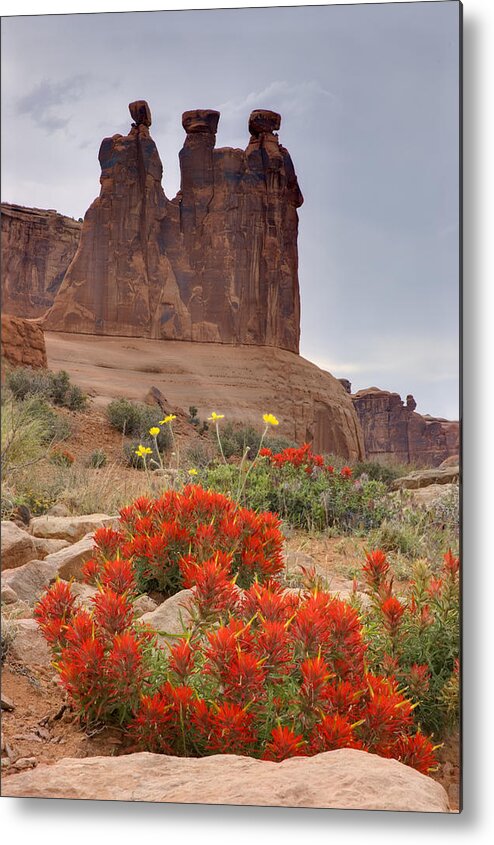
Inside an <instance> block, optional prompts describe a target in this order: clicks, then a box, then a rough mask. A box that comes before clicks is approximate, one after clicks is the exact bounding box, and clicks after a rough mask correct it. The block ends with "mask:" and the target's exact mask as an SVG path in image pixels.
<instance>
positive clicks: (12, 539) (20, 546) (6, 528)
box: [1, 520, 36, 572]
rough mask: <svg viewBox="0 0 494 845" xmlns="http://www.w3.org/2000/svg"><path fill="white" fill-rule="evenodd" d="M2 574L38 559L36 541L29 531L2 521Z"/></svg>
mask: <svg viewBox="0 0 494 845" xmlns="http://www.w3.org/2000/svg"><path fill="white" fill-rule="evenodd" d="M1 556H2V572H3V571H4V570H5V569H14V568H15V567H17V566H23V564H25V563H27V562H28V561H29V560H34V558H35V557H36V546H35V544H34V540H33V538H32V537H31V535H30V534H28V533H27V531H24V530H23V529H22V528H19V526H18V525H15V524H14V523H13V522H10V521H8V520H5V521H2V525H1Z"/></svg>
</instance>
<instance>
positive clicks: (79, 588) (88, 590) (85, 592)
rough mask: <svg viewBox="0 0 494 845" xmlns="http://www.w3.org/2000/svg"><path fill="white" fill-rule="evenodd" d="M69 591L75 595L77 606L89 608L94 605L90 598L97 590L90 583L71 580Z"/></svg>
mask: <svg viewBox="0 0 494 845" xmlns="http://www.w3.org/2000/svg"><path fill="white" fill-rule="evenodd" d="M71 592H72V595H73V596H76V599H77V601H76V605H78V606H79V607H84V608H85V609H86V610H91V609H92V608H93V607H94V605H93V603H92V601H91V599H92V598H93V596H95V595H96V593H97V592H98V588H97V587H93V586H91V584H84V583H81V582H80V581H73V582H72V584H71Z"/></svg>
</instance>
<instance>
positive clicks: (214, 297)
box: [44, 101, 303, 352]
mask: <svg viewBox="0 0 494 845" xmlns="http://www.w3.org/2000/svg"><path fill="white" fill-rule="evenodd" d="M129 108H130V111H131V115H132V118H133V120H134V122H133V124H132V127H131V130H130V132H129V134H128V135H126V136H122V135H114V136H113V137H111V138H105V139H104V140H103V142H102V144H101V148H100V152H99V161H100V164H101V179H100V182H101V192H100V196H99V197H98V199H96V200H95V201H94V202H93V204H92V205H91V207H90V208H89V210H88V211H87V213H86V216H85V220H84V225H83V229H82V235H81V240H80V244H79V248H78V250H77V253H76V255H75V257H74V259H73V261H72V263H71V264H70V267H69V268H68V270H67V272H66V274H65V278H64V281H63V284H62V286H61V288H60V290H59V291H58V293H57V295H56V298H55V301H54V304H53V306H52V308H51V309H50V311H49V312H48V314H47V316H46V318H45V320H44V326H45V328H48V329H54V330H57V331H74V332H84V333H90V334H103V335H126V336H141V337H149V338H160V339H180V340H195V341H212V342H220V343H229V344H232V343H233V344H237V343H239V344H253V345H261V346H263V345H268V346H276V347H280V348H283V349H289V350H292V351H294V352H298V343H299V322H300V302H299V286H298V275H297V266H298V259H297V230H298V216H297V208H298V207H299V206H300V205H301V204H302V201H303V199H302V195H301V193H300V190H299V187H298V183H297V178H296V175H295V170H294V167H293V164H292V161H291V158H290V156H289V154H288V152H287V151H286V150H285V148H284V147H282V146H281V145H280V144H279V142H278V136H277V135H276V133H275V130H276V129H278V128H279V126H280V120H281V118H280V116H279V115H277V114H276V113H274V112H268V111H255V112H253V113H252V114H251V117H250V121H249V130H250V133H251V137H250V141H249V144H248V146H247V149H246V150H245V151H243V150H238V149H237V150H236V149H230V148H221V149H216V148H215V136H216V129H217V125H218V120H219V113H218V112H215V111H212V110H195V111H189V112H185V113H184V115H183V121H182V122H183V127H184V129H185V132H186V139H185V143H184V146H183V149H182V151H181V152H180V169H181V190H180V192H179V194H178V195H177V197H176V198H175V199H174V200H173V201H170V200H168V199H167V197H166V196H165V194H164V191H163V188H162V186H161V178H162V164H161V160H160V158H159V154H158V151H157V149H156V145H155V143H154V141H153V140H152V138H151V136H150V133H149V126H150V125H151V115H150V111H149V107H148V106H147V103H145V101H138V102H136V103H131V104H130V106H129Z"/></svg>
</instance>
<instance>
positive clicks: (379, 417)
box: [340, 379, 460, 467]
mask: <svg viewBox="0 0 494 845" xmlns="http://www.w3.org/2000/svg"><path fill="white" fill-rule="evenodd" d="M340 381H341V379H340ZM352 400H353V404H354V407H355V410H356V411H357V416H358V418H359V420H360V425H361V426H362V430H363V433H364V443H365V451H366V454H367V459H368V460H380V461H389V460H390V459H391V460H394V461H397V462H399V463H412V464H414V463H416V464H419V465H423V466H432V467H436V466H439V464H440V463H442V461H444V460H446V459H447V458H448V457H450V456H451V455H458V452H459V449H460V426H459V423H458V422H451V421H449V420H443V419H440V418H437V417H430V416H422V415H421V414H417V413H416V411H415V408H416V406H417V403H416V402H415V399H414V398H413V396H411V395H408V396H407V398H406V404H404V403H403V401H402V399H401V397H400V396H399V394H398V393H390V392H389V391H388V390H379V388H377V387H369V388H367V389H366V390H359V391H358V393H355V394H353V395H352Z"/></svg>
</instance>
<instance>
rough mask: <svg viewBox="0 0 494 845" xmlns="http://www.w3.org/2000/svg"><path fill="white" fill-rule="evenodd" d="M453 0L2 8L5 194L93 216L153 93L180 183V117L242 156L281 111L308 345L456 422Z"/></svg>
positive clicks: (341, 367) (352, 373) (168, 161)
mask: <svg viewBox="0 0 494 845" xmlns="http://www.w3.org/2000/svg"><path fill="white" fill-rule="evenodd" d="M458 15H459V4H458V3H457V2H449V0H445V2H437V3H434V2H432V3H431V2H426V3H420V2H418V3H400V4H385V5H380V4H368V5H353V6H319V7H317V6H315V7H296V8H272V9H269V8H268V9H240V10H229V9H224V10H212V11H180V12H144V13H126V14H124V13H123V14H99V15H60V16H53V15H52V16H39V17H18V18H3V19H2V200H3V201H6V202H15V203H21V204H23V205H27V206H37V207H39V208H53V209H56V210H57V211H59V212H61V213H63V214H67V215H69V216H72V217H76V218H77V217H82V216H83V215H84V213H85V211H86V209H87V207H88V206H89V204H90V203H91V202H92V200H93V199H94V198H95V197H96V196H97V195H98V193H99V174H100V168H99V164H98V158H97V156H98V149H99V145H100V142H101V140H102V138H103V137H105V136H108V135H113V134H115V133H116V132H121V133H127V132H128V131H129V129H130V116H129V114H128V108H127V106H128V103H129V102H130V101H132V100H136V99H146V100H147V101H148V102H149V104H150V107H151V111H152V116H153V125H152V128H151V133H152V135H153V137H154V140H155V141H156V143H157V146H158V149H159V152H160V155H161V159H162V161H163V167H164V180H163V181H164V189H165V193H166V194H167V196H168V197H169V198H172V197H173V196H174V195H175V194H176V192H177V190H178V188H179V169H178V152H179V150H180V148H181V146H182V144H183V139H184V132H183V129H182V126H181V114H182V112H183V111H185V110H187V109H192V108H215V109H219V110H220V111H221V118H220V124H219V130H218V138H217V145H218V146H234V147H245V146H246V145H247V143H248V137H249V133H248V129H247V121H248V117H249V113H250V111H251V110H252V109H254V108H259V107H265V108H270V109H274V110H275V111H279V112H280V113H281V115H282V124H281V129H280V133H279V134H280V141H281V142H282V143H283V144H284V146H286V147H287V148H288V150H289V151H290V153H291V156H292V158H293V161H294V164H295V169H296V171H297V175H298V179H299V184H300V187H301V189H302V192H303V194H304V197H305V203H304V205H303V206H302V208H301V209H300V211H299V217H300V235H299V276H300V286H301V297H302V336H301V353H302V354H303V355H304V356H305V357H306V358H309V359H310V360H312V361H314V362H315V363H317V364H319V366H321V367H323V368H325V369H328V370H329V371H330V372H332V373H333V374H334V375H335V376H337V377H346V378H349V379H350V380H351V382H352V385H353V389H354V390H358V389H361V388H363V387H368V386H371V385H375V386H378V387H381V388H383V389H387V390H394V391H396V392H398V393H400V394H401V395H402V396H403V398H404V397H405V395H406V394H407V393H413V394H414V396H415V398H416V400H417V405H418V407H417V410H418V411H420V412H422V413H430V414H434V415H439V416H445V417H448V418H450V419H453V418H457V417H458V344H459V333H458V303H459V290H458V287H459V279H458V242H459V226H458V220H459V207H458V184H459V177H458V170H459V153H458V39H459V34H458V33H459V29H458V26H459V24H458Z"/></svg>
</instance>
